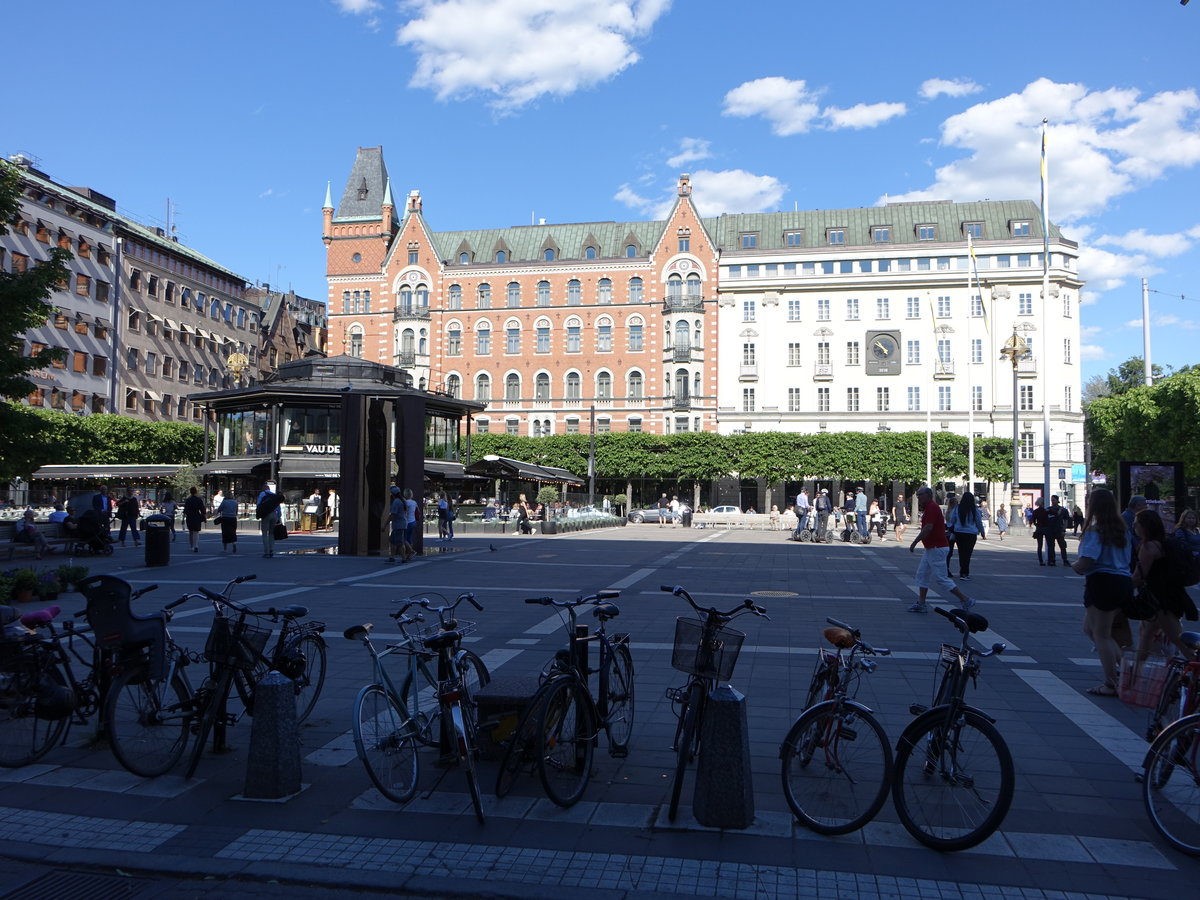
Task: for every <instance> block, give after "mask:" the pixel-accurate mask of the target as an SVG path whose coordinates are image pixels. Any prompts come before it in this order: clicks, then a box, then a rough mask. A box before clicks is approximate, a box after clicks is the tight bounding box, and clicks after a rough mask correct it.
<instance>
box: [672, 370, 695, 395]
mask: <svg viewBox="0 0 1200 900" xmlns="http://www.w3.org/2000/svg"><path fill="white" fill-rule="evenodd" d="M689 396H691V379H690V378H689V377H688V370H687V369H676V370H675V399H676V400H686V399H687V398H688V397H689Z"/></svg>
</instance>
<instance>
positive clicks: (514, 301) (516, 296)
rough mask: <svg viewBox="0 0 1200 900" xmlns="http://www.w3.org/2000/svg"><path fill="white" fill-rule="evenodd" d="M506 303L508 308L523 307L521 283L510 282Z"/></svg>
mask: <svg viewBox="0 0 1200 900" xmlns="http://www.w3.org/2000/svg"><path fill="white" fill-rule="evenodd" d="M504 303H505V305H506V306H520V305H521V285H520V283H519V282H516V281H510V282H509V283H508V287H507V288H506V289H505V294H504Z"/></svg>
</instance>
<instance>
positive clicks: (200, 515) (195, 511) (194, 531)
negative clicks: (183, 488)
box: [183, 487, 208, 553]
mask: <svg viewBox="0 0 1200 900" xmlns="http://www.w3.org/2000/svg"><path fill="white" fill-rule="evenodd" d="M207 518H208V510H207V509H205V507H204V498H202V497H201V496H200V495H199V494H198V493H196V489H195V488H194V487H193V488H188V495H187V497H186V498H185V499H184V501H183V525H184V527H185V528H187V533H188V546H189V547H191V548H192V552H193V553H199V552H200V529H201V528H203V527H204V521H205V520H206V519H207Z"/></svg>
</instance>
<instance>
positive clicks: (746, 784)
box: [692, 684, 754, 828]
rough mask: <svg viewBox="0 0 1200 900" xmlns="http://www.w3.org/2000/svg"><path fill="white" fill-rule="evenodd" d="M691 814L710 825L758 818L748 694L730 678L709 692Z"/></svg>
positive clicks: (738, 824) (745, 822) (742, 824)
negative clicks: (751, 771)
mask: <svg viewBox="0 0 1200 900" xmlns="http://www.w3.org/2000/svg"><path fill="white" fill-rule="evenodd" d="M692 815H694V816H695V817H696V821H697V822H699V823H700V824H701V825H706V826H708V827H709V828H749V827H750V826H751V825H752V824H753V823H754V784H753V782H752V780H751V777H750V734H749V732H748V730H747V727H746V696H745V695H744V694H739V693H738V692H737V691H735V690H734V689H733V688H732V687H730V686H729V685H727V684H726V685H721V686H720V687H718V688H715V689H714V690H713V691H712V693H710V694H709V695H708V706H707V708H706V709H705V714H704V722H703V723H702V724H701V727H700V756H699V760H698V763H697V766H696V788H695V792H694V794H693V797H692Z"/></svg>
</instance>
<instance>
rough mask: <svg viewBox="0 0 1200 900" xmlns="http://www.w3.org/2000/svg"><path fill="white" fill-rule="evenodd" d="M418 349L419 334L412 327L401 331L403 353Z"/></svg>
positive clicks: (414, 351) (401, 350)
mask: <svg viewBox="0 0 1200 900" xmlns="http://www.w3.org/2000/svg"><path fill="white" fill-rule="evenodd" d="M416 351H417V335H416V332H414V331H413V330H412V329H411V328H405V329H404V331H402V332H401V333H400V352H401V353H408V354H412V353H416Z"/></svg>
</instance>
